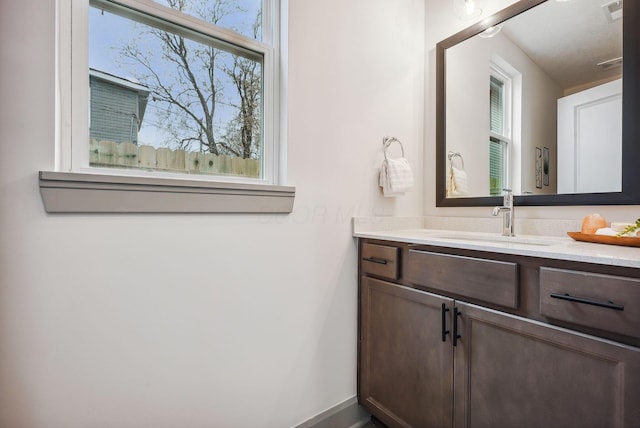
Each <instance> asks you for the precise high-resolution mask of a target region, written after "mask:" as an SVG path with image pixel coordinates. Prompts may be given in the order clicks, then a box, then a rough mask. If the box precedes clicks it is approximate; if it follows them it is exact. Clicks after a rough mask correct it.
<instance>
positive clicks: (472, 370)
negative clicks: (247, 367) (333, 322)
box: [358, 240, 640, 428]
mask: <svg viewBox="0 0 640 428" xmlns="http://www.w3.org/2000/svg"><path fill="white" fill-rule="evenodd" d="M365 243H366V244H371V242H367V240H364V242H361V250H362V245H363V244H365ZM376 245H379V243H376ZM384 245H385V246H388V247H392V248H395V249H396V252H394V254H395V255H394V257H395V262H396V266H397V267H398V268H399V270H398V271H397V272H395V277H396V279H395V280H393V281H391V280H390V279H389V278H388V277H387V278H385V277H381V276H379V275H376V274H375V273H371V272H369V271H368V269H367V268H365V266H363V263H364V262H363V261H361V265H360V281H359V297H360V298H359V365H358V396H359V400H360V403H361V405H363V406H364V407H365V408H367V409H368V410H369V411H370V412H371V413H372V414H373V415H374V416H376V417H377V418H378V419H379V420H381V421H382V422H384V423H385V424H386V425H388V426H389V427H414V428H428V427H437V428H442V427H456V428H458V427H460V428H461V427H487V428H499V427H531V428H534V427H545V428H554V427H558V428H569V427H576V428H578V427H580V428H585V427H594V428H595V427H628V428H630V427H638V426H640V407H638V405H637V403H639V402H640V348H638V347H636V346H637V345H636V346H631V345H630V344H629V343H626V344H625V343H620V342H619V341H614V340H611V338H612V337H618V335H619V334H620V333H623V334H625V335H627V336H624V337H627V338H629V341H631V342H633V340H634V339H633V336H634V335H635V336H636V339H637V336H640V325H639V324H638V322H637V319H636V318H635V316H636V314H637V312H636V309H635V304H637V303H638V302H639V300H637V297H638V295H637V294H636V293H638V292H639V291H640V283H638V282H637V281H638V279H637V278H629V277H627V276H621V275H607V274H603V273H602V271H604V270H607V269H606V267H603V266H599V267H598V266H597V267H594V268H593V272H589V271H583V270H577V269H576V270H565V269H560V268H558V267H557V265H559V263H557V261H551V260H544V259H535V260H532V259H531V258H527V257H522V258H519V257H517V256H511V255H509V256H505V255H495V254H493V253H485V252H472V251H464V250H460V251H456V250H453V251H449V250H447V249H443V250H439V249H437V248H433V247H430V248H424V249H423V248H418V247H416V246H410V245H407V244H402V243H397V244H395V243H385V244H384ZM560 264H561V265H565V263H560ZM569 265H571V263H569ZM573 265H576V264H575V263H574V264H573ZM578 267H580V268H582V267H583V266H581V265H580V266H578ZM587 267H589V266H587ZM624 273H628V271H625V272H624ZM633 273H635V272H633ZM575 275H578V276H579V277H581V278H582V280H581V281H576V279H577V278H576V277H575ZM594 284H596V285H598V287H596V288H597V290H591V289H592V288H594V287H593V286H594ZM580 285H582V286H583V288H584V289H581V288H580ZM567 287H568V288H567ZM572 287H573V288H572ZM575 287H578V289H577V290H576V289H575ZM565 288H567V290H568V291H565ZM607 288H608V289H609V290H608V291H609V292H613V291H616V292H618V291H620V290H623V291H622V292H621V293H619V295H618V298H617V300H619V301H622V302H623V303H621V305H622V306H624V307H625V310H623V311H619V310H617V309H615V308H613V309H612V308H610V307H607V305H605V306H597V305H593V304H591V303H587V304H584V303H583V302H575V301H568V300H563V299H557V298H549V295H550V294H559V295H565V294H569V295H570V296H574V295H575V296H581V293H582V295H583V297H584V296H587V298H588V299H590V300H596V298H597V299H599V300H596V301H598V302H599V301H604V302H605V303H607V302H609V301H610V300H612V299H610V297H607V296H610V295H606V292H605V291H603V290H602V289H605V290H607ZM487 290H490V292H488V291H487ZM592 293H596V295H594V296H590V294H592ZM603 293H605V294H603ZM550 299H551V300H552V302H551V305H552V306H551V307H548V305H549V304H550V303H549V302H548V300H550ZM633 299H636V300H635V301H632V300H633ZM557 304H560V305H566V306H567V307H566V308H565V309H567V310H560V309H558V307H557ZM613 304H614V305H618V302H614V303H613ZM627 308H628V309H627ZM585 311H586V313H587V314H588V316H587V317H586V318H585V319H582V318H581V317H580V315H581V314H584V313H585ZM589 311H592V312H589ZM593 311H595V312H593ZM607 311H611V312H607ZM543 312H544V313H543ZM619 313H623V314H624V315H622V316H621V315H620V314H619ZM593 314H597V315H600V316H599V317H595V316H594V315H593ZM563 317H564V318H565V319H563ZM608 317H614V318H613V319H617V320H618V321H621V320H622V321H624V320H626V321H627V322H626V324H624V323H622V325H621V322H618V323H617V324H615V325H611V326H608V325H603V324H602V322H600V323H598V320H609V318H608ZM616 317H617V318H616ZM594 320H595V321H594ZM556 321H557V322H556ZM589 323H592V324H593V323H596V325H595V326H594V325H591V326H589V325H588V324H589ZM554 324H559V325H554ZM584 324H587V325H586V326H584ZM568 325H570V326H571V327H572V328H567V326H568ZM581 326H584V328H586V329H587V331H588V332H589V333H592V334H586V333H585V330H582V331H576V330H580V329H581V328H582V327H581ZM592 327H596V329H592ZM609 328H612V329H613V330H614V331H613V332H612V333H611V336H607V334H605V333H603V335H602V336H604V337H599V336H598V335H597V334H593V333H594V332H596V333H597V332H599V331H602V332H605V331H606V330H608V329H609ZM634 328H635V330H633V329H634ZM616 329H618V331H615V330H616ZM634 344H635V343H634Z"/></svg>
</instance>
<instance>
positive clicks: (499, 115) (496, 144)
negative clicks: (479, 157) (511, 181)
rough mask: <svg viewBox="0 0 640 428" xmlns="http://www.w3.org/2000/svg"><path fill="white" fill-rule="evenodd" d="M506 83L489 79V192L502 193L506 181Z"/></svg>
mask: <svg viewBox="0 0 640 428" xmlns="http://www.w3.org/2000/svg"><path fill="white" fill-rule="evenodd" d="M504 89H505V85H504V82H503V81H501V80H499V79H497V78H496V77H494V76H490V80H489V129H490V131H491V135H492V137H490V138H489V193H490V195H491V196H500V195H502V189H504V188H505V187H506V186H507V183H506V163H507V162H506V161H507V150H508V144H507V141H506V139H502V138H500V137H502V136H504V129H505V99H504V98H505V90H504Z"/></svg>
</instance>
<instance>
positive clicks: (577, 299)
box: [550, 293, 624, 311]
mask: <svg viewBox="0 0 640 428" xmlns="http://www.w3.org/2000/svg"><path fill="white" fill-rule="evenodd" d="M550 296H551V297H553V298H554V299H560V300H568V301H570V302H577V303H584V304H585V305H593V306H599V307H601V308H608V309H613V310H616V311H624V305H618V304H616V303H613V302H612V301H608V302H599V301H597V300H591V299H585V298H584V297H576V296H572V295H570V294H567V293H565V294H559V293H551V294H550Z"/></svg>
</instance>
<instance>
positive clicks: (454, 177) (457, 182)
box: [447, 166, 469, 198]
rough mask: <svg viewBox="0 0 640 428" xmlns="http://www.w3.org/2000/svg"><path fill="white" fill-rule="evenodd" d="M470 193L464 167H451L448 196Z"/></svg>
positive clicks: (448, 179) (453, 196)
mask: <svg viewBox="0 0 640 428" xmlns="http://www.w3.org/2000/svg"><path fill="white" fill-rule="evenodd" d="M468 193H469V186H468V185H467V173H466V172H464V170H463V169H458V168H456V167H455V166H452V167H451V168H449V176H448V177H447V197H450V198H455V197H457V196H466V195H467V194H468Z"/></svg>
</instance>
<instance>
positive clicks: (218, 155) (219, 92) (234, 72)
mask: <svg viewBox="0 0 640 428" xmlns="http://www.w3.org/2000/svg"><path fill="white" fill-rule="evenodd" d="M281 3H286V0H237V1H236V0H233V1H232V0H216V1H212V0H156V1H149V0H118V1H114V0H59V9H58V15H59V29H60V31H59V40H58V43H57V45H58V48H59V49H58V50H59V62H58V73H59V76H58V77H59V78H58V81H59V82H60V84H59V91H58V93H59V97H58V98H59V100H60V103H59V104H60V106H59V107H60V108H59V112H60V116H61V117H60V128H59V131H60V132H59V141H58V144H57V151H56V154H57V170H58V171H59V172H73V173H75V174H82V173H86V174H101V175H104V176H111V177H113V176H117V177H138V178H139V177H143V178H145V179H148V180H155V181H154V185H159V186H170V187H171V186H172V187H174V188H175V187H176V186H175V182H174V183H172V181H173V180H172V179H179V180H182V181H181V182H180V184H179V186H178V187H180V188H181V189H182V188H183V186H184V180H196V181H198V184H194V186H191V189H192V191H195V192H196V193H198V192H199V191H198V190H193V189H195V188H201V189H207V190H206V191H204V193H207V194H210V193H211V192H212V190H211V189H217V188H220V189H222V188H224V191H221V193H224V194H229V192H232V193H233V190H230V189H240V190H239V191H240V193H242V192H245V191H247V192H249V193H251V194H252V195H253V194H255V193H256V192H258V193H259V190H260V189H267V188H268V192H276V193H277V192H278V191H280V190H283V191H284V192H285V193H286V194H287V195H288V197H289V196H292V195H293V189H292V188H290V187H286V186H281V182H282V181H283V177H282V174H280V170H281V168H280V165H279V162H278V160H279V157H280V156H279V153H280V139H281V135H280V134H279V126H278V125H279V122H280V113H281V112H280V108H279V106H280V103H279V94H280V90H281V82H280V63H281V61H280V50H279V47H280V45H281V43H280V39H281V34H280V13H281ZM86 174H83V176H84V175H86ZM43 177H49V179H53V177H54V176H53V175H51V174H44V175H43V174H41V187H43V186H42V182H43ZM78 177H79V175H77V176H76V177H73V178H69V179H68V181H69V182H74V183H76V182H81V181H83V179H79V178H78ZM55 179H56V180H54V181H59V180H60V179H62V176H61V175H60V174H57V175H55ZM160 179H164V181H163V180H160ZM65 180H67V179H66V178H65V179H63V181H65ZM96 180H97V181H99V182H100V183H104V181H105V178H104V177H102V178H100V179H96ZM45 181H46V179H45ZM107 181H109V180H107ZM112 181H114V182H118V183H120V184H121V183H124V182H130V183H134V182H135V183H142V181H140V180H130V181H127V180H126V179H123V178H118V179H113V180H112ZM202 182H208V183H216V182H219V183H225V184H224V185H223V186H218V187H216V185H215V184H201V183H202ZM233 183H239V184H241V185H238V186H236V187H234V186H233ZM265 185H269V186H266V187H265ZM101 186H102V184H101ZM261 186H262V187H261ZM247 189H249V190H247ZM138 190H140V189H138ZM214 193H215V192H214ZM291 202H292V201H291ZM240 205H241V206H245V205H246V204H244V203H243V204H240ZM267 205H269V204H267ZM266 210H267V211H268V210H269V209H266ZM168 211H171V212H176V211H179V212H184V211H185V210H184V209H180V208H176V209H170V210H168ZM186 211H187V212H189V210H188V209H187V210H186ZM223 211H225V210H223ZM241 211H243V210H241ZM249 211H251V210H249ZM258 211H260V210H258ZM264 211H265V210H264V209H263V210H262V211H260V212H264ZM225 212H228V211H225ZM271 212H273V211H271Z"/></svg>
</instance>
